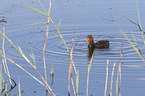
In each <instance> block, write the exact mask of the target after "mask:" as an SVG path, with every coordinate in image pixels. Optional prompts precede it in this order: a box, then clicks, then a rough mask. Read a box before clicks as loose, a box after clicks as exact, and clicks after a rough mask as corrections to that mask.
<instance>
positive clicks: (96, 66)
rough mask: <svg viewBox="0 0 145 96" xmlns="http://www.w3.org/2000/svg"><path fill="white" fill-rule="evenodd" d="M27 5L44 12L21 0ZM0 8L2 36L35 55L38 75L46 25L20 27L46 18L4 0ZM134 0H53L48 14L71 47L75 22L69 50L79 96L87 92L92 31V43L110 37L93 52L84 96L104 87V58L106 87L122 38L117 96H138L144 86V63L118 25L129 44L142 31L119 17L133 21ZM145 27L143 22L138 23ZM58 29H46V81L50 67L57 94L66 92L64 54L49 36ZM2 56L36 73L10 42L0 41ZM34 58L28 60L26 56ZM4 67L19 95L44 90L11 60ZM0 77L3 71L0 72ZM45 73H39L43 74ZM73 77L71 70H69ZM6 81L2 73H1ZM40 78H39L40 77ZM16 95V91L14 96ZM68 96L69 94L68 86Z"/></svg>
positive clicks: (31, 95) (99, 95)
mask: <svg viewBox="0 0 145 96" xmlns="http://www.w3.org/2000/svg"><path fill="white" fill-rule="evenodd" d="M21 2H23V3H26V4H28V5H30V6H33V7H35V8H37V9H40V10H43V9H42V8H41V6H40V5H39V3H38V2H37V1H30V0H29V1H26V0H25V1H23V0H21ZM41 2H42V3H43V4H44V7H45V8H48V6H49V4H48V1H46V0H42V1H41ZM1 4H3V5H2V6H0V10H1V12H0V19H1V18H2V19H5V20H6V21H7V22H6V23H0V24H1V29H2V27H3V26H4V27H5V29H6V35H7V36H8V37H9V38H10V39H11V40H12V41H13V42H14V43H15V44H16V46H20V47H21V49H22V50H23V52H24V53H25V55H26V56H28V57H29V58H30V56H29V54H30V53H32V51H33V53H34V54H35V58H36V65H37V69H38V70H39V71H40V73H41V74H44V72H43V61H42V60H43V58H42V49H43V44H44V40H45V31H46V24H42V25H33V26H25V25H26V24H31V23H36V22H45V21H46V17H45V16H43V15H41V14H39V13H38V12H35V11H33V10H31V9H29V8H27V7H25V6H23V5H22V4H21V3H20V1H9V0H7V1H3V2H2V3H1ZM144 5H145V2H144V1H143V0H140V1H139V10H140V17H141V21H144V19H145V18H143V16H145V14H144V11H145V10H144V9H145V8H144ZM136 10H137V8H136V0H110V1H107V0H102V1H96V0H91V1H87V0H79V1H70V0H64V1H61V0H57V1H52V9H51V18H52V19H53V21H54V22H55V24H56V25H57V24H58V23H59V20H60V19H61V26H60V32H61V34H62V36H63V38H64V39H65V41H66V44H67V46H68V48H69V50H70V48H71V38H72V36H73V33H74V30H75V26H76V25H77V26H78V29H77V32H76V34H75V37H74V51H73V60H74V63H75V65H76V68H77V69H78V70H79V76H80V77H79V93H80V94H79V96H84V95H85V94H86V86H87V85H86V84H87V68H88V64H89V58H88V57H87V54H88V48H87V45H88V42H86V37H87V36H88V35H89V34H92V35H93V36H94V38H95V41H97V40H102V39H107V40H109V41H110V48H109V49H96V50H95V51H94V59H93V64H92V66H91V71H90V80H89V96H92V95H93V96H103V95H104V89H105V78H106V77H105V76H106V62H107V59H109V77H108V78H109V79H108V91H107V94H109V88H110V79H111V71H112V66H113V63H114V62H116V64H117V65H118V62H119V58H120V52H121V46H122V42H123V41H124V50H123V57H122V61H121V63H122V81H121V94H122V96H136V95H139V96H143V95H144V94H145V92H144V89H145V88H144V84H145V82H144V81H143V80H139V79H140V78H144V75H145V74H144V72H145V70H144V68H143V67H144V63H143V62H142V60H141V59H140V57H139V56H138V55H137V54H136V52H135V51H134V50H133V49H132V47H131V46H130V44H129V43H128V42H127V40H126V39H125V38H124V36H123V35H122V33H121V32H120V31H119V29H118V28H121V29H122V30H123V31H124V32H125V34H126V35H127V36H128V38H129V39H130V40H131V41H132V43H133V44H134V45H136V43H135V42H134V40H133V38H132V33H133V34H134V35H135V37H136V38H142V36H141V33H140V32H139V29H138V28H137V26H135V25H133V24H132V23H130V22H129V21H127V20H126V19H125V18H124V17H123V16H122V15H124V16H126V17H128V18H130V19H131V20H133V21H135V22H138V17H137V11H136ZM142 25H143V26H142V27H143V29H144V25H145V24H144V22H142ZM53 33H56V34H58V33H57V31H56V29H55V28H54V26H53V25H52V24H50V31H49V36H48V41H47V46H46V52H45V54H46V64H47V73H48V74H47V75H48V83H49V85H51V78H50V70H51V65H53V67H54V83H53V85H52V86H51V88H52V89H53V91H54V92H55V93H56V95H57V96H65V95H67V79H68V69H69V59H70V58H69V55H68V53H67V50H66V48H65V46H64V44H63V42H62V40H61V39H60V38H58V37H57V36H55V35H53ZM137 41H138V43H139V46H140V49H141V51H142V53H143V56H144V52H145V50H144V45H143V43H142V42H141V41H140V40H138V39H137ZM5 50H6V56H7V57H9V58H11V59H13V60H14V61H15V62H17V63H18V64H20V65H21V66H22V67H24V68H25V69H27V70H28V71H29V72H30V73H32V74H34V76H36V77H38V79H40V77H39V76H38V74H37V73H36V71H35V70H33V69H32V67H31V66H30V65H29V64H27V62H26V61H25V60H24V59H23V58H22V56H20V55H19V54H18V52H17V51H16V50H15V49H14V48H13V47H12V45H11V44H9V42H7V41H5ZM30 60H31V61H32V62H33V60H32V59H31V58H30ZM127 65H138V66H142V68H136V67H134V68H133V67H127ZM8 66H9V70H10V73H11V76H12V78H14V80H15V81H16V82H18V77H20V82H21V90H22V91H23V92H22V95H23V96H34V95H35V96H40V95H41V96H44V95H45V89H44V87H43V86H42V85H40V84H39V83H38V82H36V81H35V80H34V79H32V78H31V77H30V76H28V75H27V74H26V73H25V72H23V71H22V70H21V69H19V68H18V67H16V66H15V65H14V64H12V63H11V62H8ZM3 75H4V73H3ZM116 75H117V66H116V67H115V74H114V82H113V95H115V84H116ZM43 76H44V75H43ZM73 76H74V80H75V74H74V72H73ZM4 77H5V78H6V79H5V81H8V79H7V77H6V76H4ZM40 80H41V79H40ZM17 93H18V91H17V87H16V88H15V89H14V90H13V91H12V96H13V95H15V94H17ZM17 95H18V94H17ZM71 95H73V91H72V87H71Z"/></svg>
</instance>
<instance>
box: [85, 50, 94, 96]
mask: <svg viewBox="0 0 145 96" xmlns="http://www.w3.org/2000/svg"><path fill="white" fill-rule="evenodd" d="M93 57H94V53H93V54H92V57H91V60H90V64H89V66H88V75H87V89H86V96H88V87H89V73H90V70H91V65H92V62H93Z"/></svg>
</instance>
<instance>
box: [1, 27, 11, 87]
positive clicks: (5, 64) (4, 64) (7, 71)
mask: <svg viewBox="0 0 145 96" xmlns="http://www.w3.org/2000/svg"><path fill="white" fill-rule="evenodd" d="M3 33H4V34H5V28H4V27H3ZM4 42H5V38H3V44H2V49H3V55H4V57H5V48H4ZM3 66H6V69H5V68H4V70H5V73H7V75H8V77H9V81H10V85H11V86H12V81H11V79H10V78H11V76H10V73H9V68H8V66H7V60H6V59H5V58H4V61H3Z"/></svg>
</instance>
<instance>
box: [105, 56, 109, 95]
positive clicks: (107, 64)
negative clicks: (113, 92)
mask: <svg viewBox="0 0 145 96" xmlns="http://www.w3.org/2000/svg"><path fill="white" fill-rule="evenodd" d="M108 63H109V60H108V59H107V65H106V83H105V90H104V96H106V91H107V83H108Z"/></svg>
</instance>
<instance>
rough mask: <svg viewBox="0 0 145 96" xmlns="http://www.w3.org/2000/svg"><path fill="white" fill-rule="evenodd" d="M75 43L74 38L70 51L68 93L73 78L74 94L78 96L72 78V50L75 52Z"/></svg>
mask: <svg viewBox="0 0 145 96" xmlns="http://www.w3.org/2000/svg"><path fill="white" fill-rule="evenodd" d="M73 44H74V39H73V38H72V45H71V52H70V64H69V74H68V95H70V79H71V83H72V86H73V91H74V96H76V92H75V87H74V83H73V79H72V62H73V59H72V52H73Z"/></svg>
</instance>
